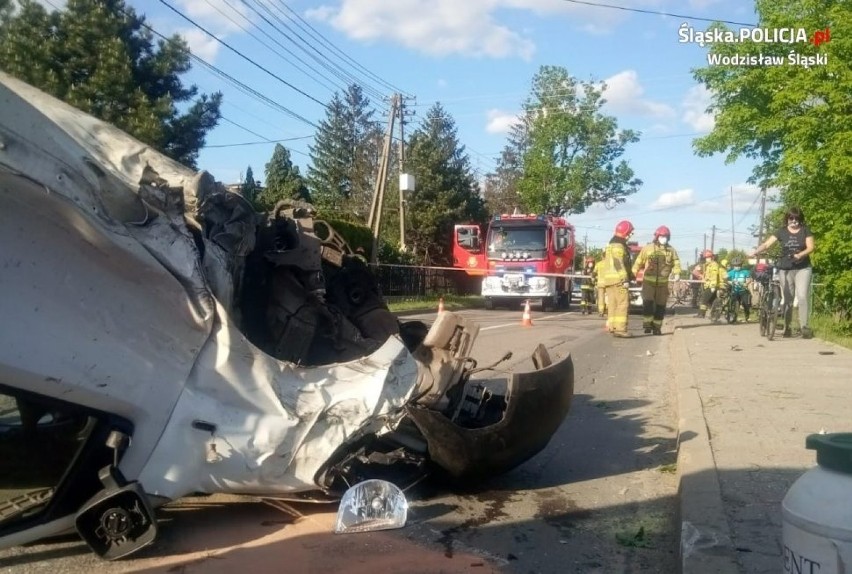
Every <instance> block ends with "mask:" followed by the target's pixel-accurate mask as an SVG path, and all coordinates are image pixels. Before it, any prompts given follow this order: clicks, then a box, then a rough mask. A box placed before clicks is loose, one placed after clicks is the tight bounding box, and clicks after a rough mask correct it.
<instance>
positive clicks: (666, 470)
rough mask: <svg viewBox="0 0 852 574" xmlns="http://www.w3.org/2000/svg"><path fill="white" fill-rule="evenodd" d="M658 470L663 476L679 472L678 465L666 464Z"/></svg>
mask: <svg viewBox="0 0 852 574" xmlns="http://www.w3.org/2000/svg"><path fill="white" fill-rule="evenodd" d="M657 470H659V471H660V472H662V473H663V474H674V473H676V472H677V464H676V463H672V464H664V465H663V466H661V467H660V468H658V469H657Z"/></svg>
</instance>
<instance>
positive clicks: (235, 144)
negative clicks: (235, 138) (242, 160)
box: [204, 134, 314, 148]
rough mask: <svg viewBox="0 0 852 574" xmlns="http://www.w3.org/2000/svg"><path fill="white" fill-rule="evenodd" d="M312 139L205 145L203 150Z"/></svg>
mask: <svg viewBox="0 0 852 574" xmlns="http://www.w3.org/2000/svg"><path fill="white" fill-rule="evenodd" d="M255 135H256V134H255ZM260 137H263V136H260ZM312 137H314V136H299V137H294V138H284V139H280V140H264V141H257V142H241V143H231V144H216V145H206V146H204V147H205V148H222V147H240V146H248V145H261V144H271V143H284V142H291V141H296V140H306V139H311V138H312Z"/></svg>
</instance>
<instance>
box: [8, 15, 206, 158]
mask: <svg viewBox="0 0 852 574" xmlns="http://www.w3.org/2000/svg"><path fill="white" fill-rule="evenodd" d="M19 5H20V9H19V10H18V11H16V12H14V13H12V12H9V11H8V10H7V11H5V12H4V11H3V10H0V68H2V69H3V70H5V71H6V72H7V73H9V74H12V75H13V76H16V77H18V78H20V79H21V80H23V81H25V82H27V83H29V84H31V85H33V86H35V87H37V88H39V89H41V90H44V91H46V92H48V93H49V94H51V95H53V96H56V97H58V98H59V99H62V100H64V101H66V102H68V103H69V104H71V105H73V106H75V107H77V108H79V109H81V110H83V111H85V112H87V113H89V114H92V115H93V116H95V117H97V118H99V119H101V120H104V121H106V122H109V123H111V124H114V125H116V126H117V127H119V128H121V129H122V130H124V131H126V132H127V133H129V134H130V135H132V136H134V137H136V138H137V139H139V140H141V141H143V142H145V143H147V144H149V145H151V146H152V147H154V148H156V149H157V150H159V151H161V152H163V153H165V154H166V155H168V156H169V157H172V158H174V159H175V160H177V161H179V162H181V163H183V164H185V165H188V166H191V167H195V162H196V161H197V159H198V151H199V150H200V149H201V148H202V147H203V146H204V138H205V135H206V133H207V132H209V131H210V130H211V129H212V128H214V127H215V126H216V124H217V122H218V121H219V118H220V117H221V116H220V112H219V107H220V105H221V101H222V95H221V93H215V94H213V95H210V96H208V95H200V96H199V95H198V89H197V87H196V86H194V85H193V86H189V87H187V86H185V85H184V84H183V83H182V82H181V80H180V75H181V74H184V73H186V72H187V71H189V69H190V60H189V48H188V46H187V44H186V42H185V41H184V40H183V39H182V38H180V37H179V36H173V37H172V38H171V39H170V40H168V41H164V40H160V41H158V42H157V43H156V45H155V43H154V41H153V34H152V32H151V31H150V30H149V29H148V28H147V27H146V26H147V25H146V24H145V18H144V17H142V16H137V15H136V12H135V11H134V10H133V8H130V7H128V6H126V5H125V3H124V2H123V1H122V0H69V1H68V4H67V6H66V8H65V9H64V10H62V11H54V12H51V13H48V12H47V11H46V10H45V9H44V8H43V7H42V6H41V5H39V4H37V3H35V2H33V1H31V0H20V2H19ZM0 7H1V6H0ZM179 106H180V107H181V108H185V111H184V112H183V113H180V112H179V110H178V107H179Z"/></svg>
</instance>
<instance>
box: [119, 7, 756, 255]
mask: <svg viewBox="0 0 852 574" xmlns="http://www.w3.org/2000/svg"><path fill="white" fill-rule="evenodd" d="M591 1H595V0H591ZM165 2H167V3H168V4H170V5H172V6H173V7H174V8H176V9H177V10H179V11H180V12H182V13H183V14H185V15H187V16H188V17H190V18H191V19H192V20H194V22H195V23H197V24H199V25H201V26H203V27H205V28H206V29H207V30H209V31H210V32H212V33H213V34H215V35H216V36H217V37H218V38H220V39H221V40H223V41H225V42H227V43H228V44H229V45H230V46H232V47H233V48H235V49H236V50H238V51H240V52H241V53H242V54H244V55H245V56H246V57H248V58H249V59H251V60H253V61H254V62H256V63H257V64H259V65H261V66H263V67H264V68H266V69H267V70H268V71H269V72H271V74H274V75H275V76H277V78H275V77H273V76H272V75H270V73H267V72H264V71H262V70H260V69H259V68H257V67H256V66H255V65H254V64H252V63H250V62H249V61H247V60H246V59H244V58H242V57H240V56H238V55H236V54H234V53H233V52H232V51H230V50H229V49H228V48H226V47H225V46H223V45H222V44H220V43H219V42H217V41H216V40H214V39H213V38H211V37H210V36H208V35H206V34H205V33H204V32H202V31H201V30H200V29H198V28H197V27H194V26H193V25H192V24H191V23H189V22H187V21H186V20H184V19H182V18H181V17H180V16H179V15H177V14H176V13H175V12H174V11H172V10H170V9H169V8H168V6H166V4H165V3H164V2H163V1H158V0H128V4H130V5H132V6H133V7H134V8H135V9H136V10H137V12H140V13H142V14H144V15H145V16H146V18H147V20H148V22H149V23H150V24H151V25H152V26H153V27H154V28H155V29H156V30H157V31H159V32H162V33H164V34H172V33H180V34H182V35H184V36H185V37H186V38H187V40H188V41H189V42H190V46H191V48H192V50H193V52H194V53H195V54H196V55H198V56H199V57H201V58H203V59H205V60H206V61H208V62H210V63H212V64H213V65H215V66H216V67H217V68H219V69H220V70H222V71H224V72H226V73H227V74H229V75H230V76H232V77H234V78H236V79H237V80H239V81H240V82H243V83H244V84H246V85H248V86H251V88H252V89H253V90H255V91H256V92H258V93H260V94H262V95H263V96H265V97H267V98H269V99H271V100H273V101H275V102H277V103H278V104H279V105H281V106H284V108H286V110H282V109H280V108H278V109H276V108H273V107H270V106H268V105H266V104H264V103H263V102H262V101H261V100H260V99H258V98H257V97H250V96H248V95H246V94H245V93H243V92H242V91H240V90H238V89H237V88H235V87H233V86H232V85H231V84H229V83H227V82H223V80H222V79H221V78H220V77H218V76H217V75H215V74H214V73H211V72H209V71H207V70H205V69H204V68H203V67H201V66H198V65H195V66H194V68H193V71H192V72H191V73H190V74H188V76H187V80H188V81H190V82H193V83H195V84H197V85H198V87H199V88H200V90H201V91H202V92H212V91H215V90H220V91H222V92H223V93H224V100H225V103H224V106H223V109H222V111H223V116H224V118H225V120H224V121H222V122H221V123H220V125H219V126H218V127H217V128H216V129H215V130H213V131H212V132H211V133H210V134H209V136H208V138H207V143H208V147H207V148H206V149H205V150H204V151H202V153H201V156H200V161H199V167H200V168H202V169H206V170H208V171H210V172H211V173H212V174H213V175H214V176H215V177H216V178H217V179H219V180H221V181H223V182H225V183H232V182H235V181H238V180H239V179H240V177H241V175H242V174H243V173H244V172H245V169H246V167H247V166H249V165H250V166H252V169H253V171H254V173H255V177H256V178H257V179H263V166H264V164H265V163H266V162H267V161H268V160H269V157H270V156H271V154H272V149H273V147H274V143H262V144H253V145H233V144H247V143H250V142H264V141H266V140H282V139H289V138H300V139H293V140H292V141H286V142H283V145H285V146H286V147H288V148H289V149H290V150H291V152H292V156H293V160H294V161H295V162H296V163H297V164H298V165H300V166H301V167H302V169H303V170H304V169H305V167H306V165H307V164H308V161H309V158H308V156H307V154H308V151H309V149H308V146H309V145H310V144H311V143H312V139H311V136H312V135H313V133H314V128H313V127H312V126H311V125H309V123H308V122H313V123H318V122H319V121H321V120H322V119H324V117H325V112H324V108H323V105H321V104H325V103H327V102H328V101H329V100H330V99H331V96H332V94H333V93H334V91H340V92H342V91H343V89H345V85H346V81H344V80H341V79H339V78H338V77H336V76H335V75H334V71H337V70H339V69H345V70H347V71H350V72H354V73H356V75H358V77H359V78H361V79H362V80H364V78H366V80H365V81H364V84H365V85H367V86H369V89H370V91H369V92H368V93H374V94H377V96H373V95H371V96H370V97H371V99H372V101H373V103H374V104H375V105H376V107H377V108H386V107H387V106H386V105H385V104H384V102H382V101H381V99H380V97H378V95H381V94H384V95H386V96H389V95H390V94H391V93H392V92H393V91H394V89H395V88H396V89H399V90H402V91H404V92H405V93H408V94H410V95H412V96H414V98H415V99H414V100H412V101H411V102H410V103H409V109H410V110H411V111H413V112H414V116H413V117H412V118H410V120H411V123H410V124H409V125H408V127H407V129H408V130H410V129H413V128H414V127H416V124H417V123H418V122H419V121H420V119H421V118H422V117H423V116H424V115H425V111H426V110H427V109H428V108H429V107H430V106H431V105H433V104H434V103H435V102H436V101H438V102H440V103H441V104H442V105H443V106H444V108H445V109H446V110H447V111H449V113H450V114H452V116H453V117H454V119H455V121H456V123H457V127H458V132H459V139H460V140H461V142H462V143H463V144H464V145H465V146H466V148H467V151H468V154H469V156H470V159H471V162H472V164H473V166H474V167H475V168H476V169H477V170H478V172H479V173H480V174H485V173H487V172H489V171H491V170H492V169H493V168H494V166H495V160H496V158H497V157H498V155H499V152H500V150H501V149H502V148H503V146H504V145H505V141H506V139H505V138H506V130H507V128H508V126H509V125H510V124H511V120H512V118H513V117H514V116H515V115H516V114H517V113H518V111H519V110H520V106H521V102H522V101H523V100H524V98H525V97H526V96H527V94H528V93H529V87H530V81H531V79H532V77H533V75H534V74H535V73H536V72H537V71H538V69H539V67H540V66H542V65H556V66H563V67H565V68H566V69H567V70H568V71H569V73H571V74H572V75H574V76H575V77H577V78H579V79H581V80H591V81H605V82H606V83H607V90H606V98H607V99H608V103H607V104H606V107H605V111H607V112H608V113H610V114H612V115H614V116H616V117H617V118H618V121H619V125H620V126H621V127H625V128H632V129H636V130H639V131H641V132H642V141H640V142H639V143H637V144H633V145H632V147H630V148H629V150H628V153H627V154H626V159H628V160H629V161H630V163H631V166H632V167H633V169H634V170H635V172H636V175H637V177H639V178H640V179H642V180H643V182H644V185H643V186H642V188H641V190H640V191H639V193H637V194H635V195H633V196H631V197H630V198H629V199H628V201H627V203H626V204H624V205H620V206H618V207H616V208H614V209H612V210H607V209H606V208H605V207H603V206H593V207H592V208H591V209H589V210H588V211H587V212H586V213H584V214H582V215H578V216H571V217H570V220H571V222H572V223H574V225H575V226H576V227H577V235H578V241H584V240H587V241H588V243H589V244H590V245H593V246H602V245H603V244H604V243H606V241H607V240H608V239H609V237H610V235H611V233H612V229H613V227H614V225H615V224H616V223H617V222H618V221H619V220H620V219H624V218H628V219H630V220H631V221H633V223H634V225H635V226H636V228H637V234H636V239H638V240H639V241H640V242H643V243H644V242H645V241H648V240H650V239H651V236H652V234H653V230H654V229H655V228H656V227H657V226H659V225H667V226H668V227H670V228H671V229H672V233H673V236H672V244H673V245H674V246H675V247H676V248H678V249H679V251H680V252H681V255H682V257H683V258H684V259H685V260H687V261H691V260H692V259H693V258H694V250H695V249H702V248H703V247H704V245H705V243H704V242H705V234H706V236H707V240H706V241H707V245H708V246H709V244H710V234H711V230H712V227H713V226H714V225H715V226H716V228H717V233H716V240H715V246H716V248H717V249H718V248H720V247H725V248H729V249H730V248H731V247H732V244H733V243H734V242H736V247H738V248H748V247H752V246H754V245H755V243H756V241H755V239H754V238H753V237H751V235H750V233H749V227H750V226H752V225H754V224H755V223H756V222H757V219H758V215H759V199H758V195H759V193H758V190H757V188H755V187H754V186H750V185H747V184H746V183H745V182H746V179H747V178H748V176H749V174H750V172H751V167H752V165H751V163H749V162H747V161H743V162H739V163H737V164H734V165H725V164H724V158H723V157H721V156H719V157H712V158H698V157H696V156H695V155H694V153H693V151H692V140H693V138H694V137H695V136H697V135H700V134H704V133H707V132H708V131H709V130H710V129H711V127H712V125H713V118H712V117H710V116H708V115H707V114H706V113H705V110H706V107H707V105H708V103H709V95H708V94H707V92H706V91H705V90H704V89H703V88H701V87H700V86H698V85H697V84H696V82H695V81H694V80H693V79H692V75H691V72H690V70H691V69H692V68H694V67H696V66H703V65H705V64H706V53H707V48H702V47H700V46H698V45H693V44H685V43H680V42H679V41H678V27H679V26H680V25H681V24H682V23H684V21H686V20H684V19H683V18H678V17H672V16H661V15H651V14H646V13H635V12H628V11H624V10H618V9H612V8H602V7H593V6H588V5H584V4H582V3H576V2H574V1H571V0H325V1H323V0H245V1H243V0H165ZM609 3H611V4H615V5H619V6H625V7H632V8H639V9H642V10H650V11H660V12H669V13H676V14H682V15H690V16H695V17H701V18H714V19H723V20H730V21H735V22H743V23H751V22H754V21H755V15H754V12H753V6H752V5H751V4H749V3H746V2H742V1H739V0H610V2H609ZM250 7H253V8H254V10H253V9H252V8H250ZM259 14H263V15H264V16H265V17H266V19H267V20H269V21H270V22H273V23H275V24H276V28H277V29H275V28H272V27H270V26H269V25H268V24H267V23H266V22H264V20H263V19H262V18H261V17H260V16H259ZM296 15H298V17H297V16H296ZM279 19H280V20H279ZM283 23H286V24H287V26H286V27H285V26H284V24H283ZM690 24H691V25H692V26H694V27H695V29H696V30H704V29H706V27H707V25H708V23H707V22H702V21H698V20H693V21H690ZM308 25H310V28H309V27H308ZM285 35H286V36H289V38H288V37H286V36H285ZM312 35H313V36H314V38H313V39H311V36H312ZM299 37H301V38H302V39H304V40H307V41H308V42H303V41H302V40H301V39H300V38H299ZM260 40H262V41H263V43H265V44H266V46H264V45H263V44H262V43H261V41H260ZM330 46H333V48H332V47H330ZM273 50H274V51H273ZM336 50H339V51H340V52H342V53H345V54H346V58H345V59H344V57H343V56H340V55H339V54H338V52H336ZM276 52H277V53H276ZM329 61H333V62H335V66H338V67H333V66H329V67H330V68H332V70H331V71H330V70H329V69H328V68H323V67H321V65H322V64H323V63H325V64H328V62H329ZM299 68H301V69H299ZM287 84H289V85H287ZM316 100H318V101H319V103H318V102H317V101H316ZM380 114H381V112H379V113H378V114H377V118H378V119H380V120H381V121H382V122H384V121H385V119H384V118H385V116H383V115H380ZM294 115H295V116H299V118H294V117H293V116H294ZM219 146H223V147H219ZM732 190H733V221H732V209H731V203H732V198H731V193H732ZM732 228H733V230H734V233H732Z"/></svg>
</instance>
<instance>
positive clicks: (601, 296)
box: [594, 255, 606, 317]
mask: <svg viewBox="0 0 852 574" xmlns="http://www.w3.org/2000/svg"><path fill="white" fill-rule="evenodd" d="M603 264H604V256H603V255H601V259H600V261H598V262H597V263H595V270H594V275H595V287H596V291H597V297H596V298H597V302H598V316H599V317H603V316H604V315H606V287H604V286H602V285H601V281H600V277H601V269H603Z"/></svg>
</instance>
